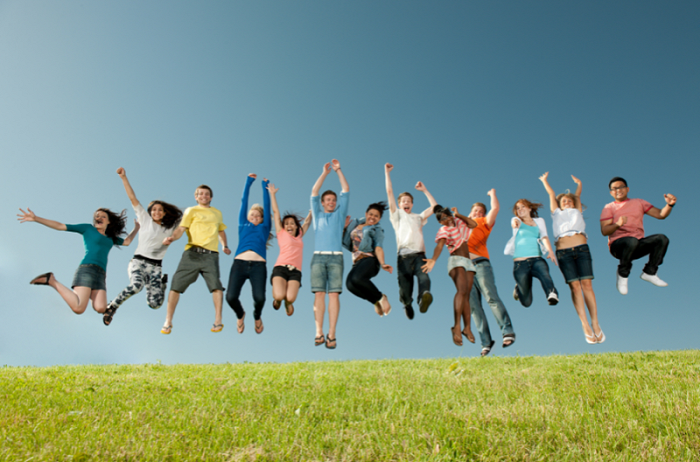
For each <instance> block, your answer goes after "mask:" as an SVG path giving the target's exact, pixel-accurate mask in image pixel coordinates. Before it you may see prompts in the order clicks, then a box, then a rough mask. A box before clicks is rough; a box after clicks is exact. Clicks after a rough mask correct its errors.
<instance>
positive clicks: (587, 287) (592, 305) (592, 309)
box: [581, 279, 600, 334]
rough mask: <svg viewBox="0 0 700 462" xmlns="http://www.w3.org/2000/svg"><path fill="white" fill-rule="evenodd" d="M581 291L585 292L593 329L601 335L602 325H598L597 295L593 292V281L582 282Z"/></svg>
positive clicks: (585, 280) (584, 296) (584, 280)
mask: <svg viewBox="0 0 700 462" xmlns="http://www.w3.org/2000/svg"><path fill="white" fill-rule="evenodd" d="M581 289H582V290H583V298H584V299H585V301H586V305H587V306H588V312H589V313H590V314H591V327H592V328H593V333H596V332H598V333H599V334H600V325H599V324H598V305H597V303H596V301H595V293H594V292H593V281H592V280H591V279H583V280H581Z"/></svg>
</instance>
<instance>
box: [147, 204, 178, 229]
mask: <svg viewBox="0 0 700 462" xmlns="http://www.w3.org/2000/svg"><path fill="white" fill-rule="evenodd" d="M156 204H160V206H161V207H163V212H165V215H163V219H162V220H161V225H162V226H163V228H165V229H172V228H174V227H175V225H177V224H178V223H180V220H181V219H182V210H180V209H179V208H178V207H176V206H174V205H173V204H169V203H167V202H163V201H151V203H150V204H148V214H149V215H150V214H151V210H153V206H154V205H156Z"/></svg>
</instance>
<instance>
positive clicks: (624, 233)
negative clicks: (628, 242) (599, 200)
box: [600, 199, 654, 245]
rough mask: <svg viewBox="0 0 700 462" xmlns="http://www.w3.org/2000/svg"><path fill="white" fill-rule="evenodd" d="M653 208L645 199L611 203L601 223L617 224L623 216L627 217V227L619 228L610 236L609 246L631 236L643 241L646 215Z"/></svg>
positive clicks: (602, 215)
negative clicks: (609, 221) (610, 222)
mask: <svg viewBox="0 0 700 462" xmlns="http://www.w3.org/2000/svg"><path fill="white" fill-rule="evenodd" d="M653 207H654V206H653V205H651V204H650V203H649V202H647V201H645V200H644V199H627V200H625V201H622V202H611V203H609V204H607V205H606V206H605V207H603V212H602V213H601V214H600V221H606V220H612V222H613V223H617V220H618V219H619V218H620V217H621V216H626V217H627V223H626V224H625V226H622V227H621V228H618V229H617V230H616V231H615V232H614V233H612V234H611V235H610V236H608V245H610V244H612V243H613V242H615V241H616V240H618V239H620V238H621V237H628V236H629V237H636V238H637V239H642V238H643V237H644V214H645V213H647V212H648V211H649V210H650V209H652V208H653Z"/></svg>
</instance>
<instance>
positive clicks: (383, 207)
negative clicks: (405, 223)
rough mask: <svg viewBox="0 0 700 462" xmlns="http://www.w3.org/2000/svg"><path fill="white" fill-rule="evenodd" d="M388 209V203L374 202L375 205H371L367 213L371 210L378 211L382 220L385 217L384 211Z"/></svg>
mask: <svg viewBox="0 0 700 462" xmlns="http://www.w3.org/2000/svg"><path fill="white" fill-rule="evenodd" d="M387 208H388V207H387V206H386V201H381V202H374V203H373V204H369V207H367V210H366V211H365V213H367V212H369V211H370V210H373V209H374V210H376V211H377V212H379V218H381V217H382V216H383V215H384V211H385V210H386V209H387Z"/></svg>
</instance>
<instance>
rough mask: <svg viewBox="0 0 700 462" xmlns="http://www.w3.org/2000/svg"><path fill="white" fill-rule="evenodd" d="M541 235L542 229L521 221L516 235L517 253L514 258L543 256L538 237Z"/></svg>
mask: <svg viewBox="0 0 700 462" xmlns="http://www.w3.org/2000/svg"><path fill="white" fill-rule="evenodd" d="M539 237H540V229H539V228H538V227H537V225H535V226H528V225H526V224H525V223H522V222H521V223H520V228H519V229H518V233H517V234H516V235H515V253H514V254H513V258H527V257H541V256H542V251H540V245H539V243H538V242H537V239H539Z"/></svg>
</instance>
